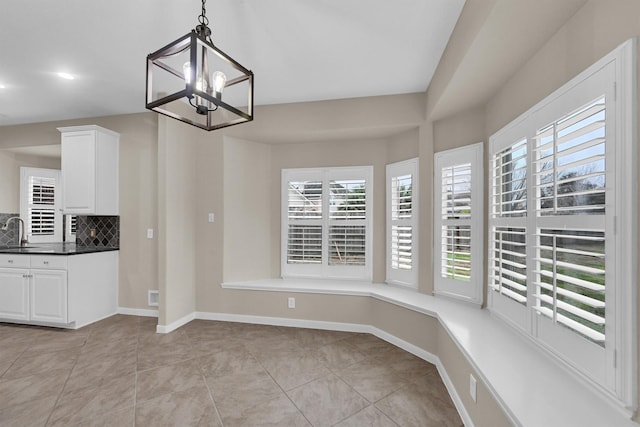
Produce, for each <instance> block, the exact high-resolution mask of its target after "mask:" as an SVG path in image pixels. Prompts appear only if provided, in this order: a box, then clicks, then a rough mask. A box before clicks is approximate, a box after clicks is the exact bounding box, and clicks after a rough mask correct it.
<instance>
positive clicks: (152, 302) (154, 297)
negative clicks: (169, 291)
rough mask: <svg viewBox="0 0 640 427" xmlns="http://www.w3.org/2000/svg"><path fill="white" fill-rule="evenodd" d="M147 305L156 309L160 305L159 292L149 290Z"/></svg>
mask: <svg viewBox="0 0 640 427" xmlns="http://www.w3.org/2000/svg"><path fill="white" fill-rule="evenodd" d="M147 305H149V306H151V307H158V306H159V305H160V291H157V290H152V289H149V292H148V294H147Z"/></svg>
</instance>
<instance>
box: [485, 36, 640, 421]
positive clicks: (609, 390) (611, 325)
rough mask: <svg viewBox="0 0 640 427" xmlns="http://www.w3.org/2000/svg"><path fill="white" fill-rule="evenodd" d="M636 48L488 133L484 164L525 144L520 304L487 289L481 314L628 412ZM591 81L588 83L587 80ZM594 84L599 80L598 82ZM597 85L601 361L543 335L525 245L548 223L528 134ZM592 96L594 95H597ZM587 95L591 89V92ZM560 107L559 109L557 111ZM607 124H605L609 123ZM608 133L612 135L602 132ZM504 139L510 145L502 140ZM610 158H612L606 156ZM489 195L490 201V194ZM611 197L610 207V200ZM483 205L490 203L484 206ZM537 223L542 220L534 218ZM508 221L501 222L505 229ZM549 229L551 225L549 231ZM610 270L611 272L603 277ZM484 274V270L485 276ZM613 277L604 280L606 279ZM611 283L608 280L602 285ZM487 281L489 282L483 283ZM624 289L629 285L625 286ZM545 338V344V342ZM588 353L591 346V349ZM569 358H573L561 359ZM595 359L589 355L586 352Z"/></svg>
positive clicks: (564, 337) (632, 371) (633, 359)
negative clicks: (601, 176) (602, 185)
mask: <svg viewBox="0 0 640 427" xmlns="http://www.w3.org/2000/svg"><path fill="white" fill-rule="evenodd" d="M636 52H637V42H636V40H635V39H632V40H629V41H627V42H625V43H623V44H622V45H620V46H619V47H618V48H616V49H615V50H614V51H613V52H611V53H610V54H608V55H606V56H605V57H604V58H602V59H601V60H599V61H598V62H596V63H595V64H593V65H592V66H591V67H589V68H588V69H587V70H585V71H584V72H582V73H580V74H579V75H578V76H576V77H575V78H573V79H571V80H570V81H569V82H568V83H567V84H565V85H563V86H562V87H561V88H559V89H558V90H556V91H555V92H554V93H552V94H551V95H549V96H548V97H546V98H545V99H544V100H542V101H541V102H539V103H538V104H537V105H535V106H534V107H532V108H531V109H530V110H529V111H527V112H526V113H525V114H523V115H522V116H520V117H519V118H518V119H516V120H514V121H513V122H512V123H510V124H509V125H507V126H505V127H504V128H503V129H501V130H500V131H498V132H496V133H495V134H494V135H492V136H491V138H490V144H489V147H490V156H489V157H490V161H491V159H493V158H494V155H495V154H496V153H498V152H500V150H502V149H503V148H504V147H506V146H509V145H510V144H512V143H513V142H515V141H516V139H517V138H521V137H526V138H527V146H528V149H527V167H528V169H529V170H528V171H527V177H528V182H527V193H528V194H527V199H528V207H527V217H526V218H525V221H524V222H525V223H526V227H527V238H528V239H529V238H530V237H531V239H532V240H527V251H528V252H527V271H528V272H529V273H528V274H527V277H528V282H529V283H528V294H527V295H528V298H527V305H526V306H522V307H517V305H516V304H515V303H512V302H509V301H506V300H505V299H504V298H503V297H501V296H498V295H496V292H494V291H493V290H492V289H491V288H490V289H489V291H488V292H489V298H488V299H489V304H488V308H489V310H490V311H491V312H492V313H494V314H496V315H497V316H499V317H501V318H503V319H504V320H506V321H507V322H509V323H511V324H513V325H515V326H516V327H518V328H519V329H520V330H521V331H523V332H524V333H525V334H526V335H527V336H529V337H530V338H532V339H533V340H534V342H536V343H537V344H539V345H541V346H542V347H543V348H546V349H547V350H548V351H550V352H551V353H553V354H554V355H556V356H557V357H558V358H560V360H562V361H563V363H564V364H565V366H567V367H569V368H570V369H572V370H573V371H574V372H576V373H578V374H579V375H580V376H581V377H582V378H584V379H586V380H587V381H588V382H590V383H592V384H594V385H595V386H596V389H598V390H600V391H601V392H602V393H603V395H604V396H605V397H607V398H610V399H611V400H612V401H613V402H615V403H616V404H617V405H621V406H624V407H626V408H628V409H629V408H630V409H632V410H635V408H636V406H637V357H638V355H637V325H636V322H635V319H636V316H637V312H636V310H637V309H636V307H635V302H636V298H637V291H638V290H637V267H636V260H637V255H638V251H637V236H638V235H637V232H638V230H637V213H636V209H637V200H638V198H637V189H636V185H637V178H638V177H637V172H636V170H635V167H634V162H635V161H636V160H637V151H636V150H637V148H636V143H637V135H636V133H637V105H636V103H637V99H636V96H637V86H636V78H637V65H636V61H637V59H636V56H637V53H636ZM593 79H596V80H593ZM598 79H602V81H601V82H600V81H599V80H598ZM594 86H595V87H602V88H603V89H601V92H602V93H599V94H597V95H598V96H605V97H606V102H607V104H606V109H607V110H606V115H607V125H606V126H607V128H606V132H607V134H606V141H607V142H608V141H609V140H611V139H613V141H612V142H611V143H608V144H607V146H606V153H607V161H611V159H613V161H614V165H610V164H607V167H606V170H605V174H606V187H607V192H606V194H607V196H606V197H607V202H606V213H605V218H604V224H605V226H604V229H603V230H604V231H605V246H606V248H607V249H606V259H607V261H606V265H605V267H606V271H607V288H606V311H605V316H606V328H607V329H606V338H605V345H604V350H603V356H602V357H599V358H596V357H592V356H590V355H584V354H583V353H586V351H587V350H588V347H589V346H588V345H587V344H591V345H594V344H593V343H590V342H588V341H587V340H586V339H582V341H584V343H583V344H580V343H578V342H577V341H578V340H577V338H576V339H575V341H576V342H575V343H574V342H573V341H574V338H571V339H569V338H570V336H569V335H568V334H573V336H574V337H580V335H579V334H577V333H573V332H569V331H568V330H567V331H563V330H562V329H566V328H561V327H559V326H554V328H556V330H557V331H552V332H549V327H548V325H547V324H546V322H548V321H545V319H546V317H545V318H544V319H541V318H542V317H543V316H541V315H539V314H536V313H535V302H536V298H535V296H534V293H535V288H536V286H535V284H534V283H533V282H534V280H529V279H530V278H531V279H533V278H534V274H535V270H536V269H537V265H536V262H537V261H536V260H535V258H536V254H535V249H536V241H535V240H533V239H534V238H535V236H536V233H538V230H542V229H548V228H550V227H551V225H553V224H556V222H554V220H553V219H551V220H547V221H545V217H544V216H537V213H536V207H537V206H536V205H537V200H539V199H538V196H537V194H536V192H535V191H536V190H535V186H534V184H535V183H534V182H533V181H534V180H533V179H530V178H532V177H533V176H534V174H535V170H533V168H534V167H535V157H534V149H535V147H536V145H535V144H536V133H537V131H538V130H539V129H541V128H542V127H543V126H545V125H547V124H548V123H549V122H551V121H554V120H559V119H560V118H562V117H564V116H566V115H567V114H569V112H571V111H575V110H577V109H579V108H580V107H581V106H582V105H585V99H586V100H589V99H590V97H591V99H594V98H593V96H594V93H592V92H591V91H592V88H594ZM598 90H600V89H598ZM594 92H595V91H594ZM565 104H566V105H565ZM610 120H611V123H610ZM610 127H613V129H610ZM510 141H511V142H510ZM611 153H613V154H611ZM491 197H493V196H491ZM610 198H613V199H614V201H610ZM490 206H491V203H490ZM490 206H489V209H488V211H489V225H490V227H489V238H488V246H489V250H490V251H491V250H492V245H493V243H492V242H493V239H492V230H493V229H494V227H495V226H496V225H497V224H498V222H496V221H495V220H494V219H493V218H492V215H491V214H492V212H491V207H490ZM540 218H542V219H540ZM567 218H568V219H567V221H566V222H567V223H569V225H570V226H569V228H571V229H573V228H576V229H582V228H585V227H587V228H588V226H585V225H584V224H589V223H590V222H593V220H592V219H590V218H586V219H585V218H579V217H578V218H576V216H574V219H575V220H574V224H575V225H571V221H570V218H571V216H568V217H567ZM509 220H511V218H508V219H507V220H506V221H503V222H505V223H509V222H510V221H509ZM551 228H553V227H551ZM611 270H613V271H611ZM489 273H490V272H489ZM610 274H611V275H614V276H609V275H610ZM611 277H614V279H612V280H611V279H610V278H611ZM489 281H491V277H489ZM625 284H632V285H625ZM549 337H551V338H549ZM591 348H593V347H591ZM568 352H573V353H572V354H574V355H573V356H572V355H571V354H568ZM594 354H595V353H594ZM587 362H589V363H594V364H595V363H601V364H602V366H601V368H597V369H594V371H595V372H592V371H591V370H586V369H585V368H583V367H581V366H584V365H583V363H587Z"/></svg>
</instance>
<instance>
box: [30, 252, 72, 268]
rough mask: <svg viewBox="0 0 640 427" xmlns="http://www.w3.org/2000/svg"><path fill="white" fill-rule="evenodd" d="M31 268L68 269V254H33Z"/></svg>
mask: <svg viewBox="0 0 640 427" xmlns="http://www.w3.org/2000/svg"><path fill="white" fill-rule="evenodd" d="M31 268H46V269H49V270H66V269H67V257H66V256H49V255H31Z"/></svg>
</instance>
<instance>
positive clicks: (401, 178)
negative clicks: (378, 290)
mask: <svg viewBox="0 0 640 427" xmlns="http://www.w3.org/2000/svg"><path fill="white" fill-rule="evenodd" d="M418 182H419V180H418V159H410V160H406V161H403V162H398V163H393V164H390V165H387V283H390V284H396V285H403V286H410V287H414V288H417V286H418V262H417V260H418V239H417V237H418Z"/></svg>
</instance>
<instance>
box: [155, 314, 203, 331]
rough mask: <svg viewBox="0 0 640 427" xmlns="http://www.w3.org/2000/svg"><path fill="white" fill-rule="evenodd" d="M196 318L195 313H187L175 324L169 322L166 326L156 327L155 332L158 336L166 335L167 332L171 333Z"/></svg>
mask: <svg viewBox="0 0 640 427" xmlns="http://www.w3.org/2000/svg"><path fill="white" fill-rule="evenodd" d="M195 318H196V313H195V312H193V313H189V314H187V315H186V316H183V317H181V318H180V319H178V320H176V321H175V322H171V323H169V324H168V325H158V326H156V332H157V333H159V334H168V333H169V332H173V331H175V330H176V329H178V328H179V327H181V326H184V325H186V324H187V323H189V322H191V321H192V320H194V319H195Z"/></svg>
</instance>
